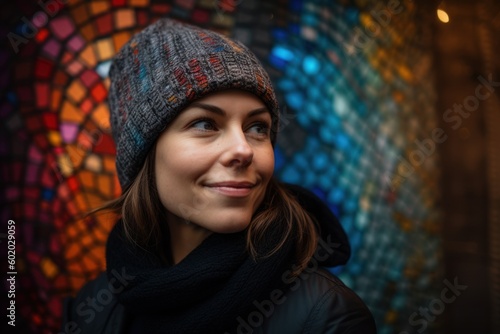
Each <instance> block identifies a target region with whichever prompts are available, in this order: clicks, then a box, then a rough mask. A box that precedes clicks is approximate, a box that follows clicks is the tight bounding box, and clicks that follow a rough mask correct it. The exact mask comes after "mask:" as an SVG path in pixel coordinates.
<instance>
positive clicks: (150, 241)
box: [89, 144, 318, 275]
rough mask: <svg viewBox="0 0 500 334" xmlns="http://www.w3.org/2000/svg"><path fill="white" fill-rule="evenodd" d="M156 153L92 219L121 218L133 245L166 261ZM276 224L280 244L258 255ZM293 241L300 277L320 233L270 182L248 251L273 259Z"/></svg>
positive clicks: (252, 228) (251, 227) (251, 228)
mask: <svg viewBox="0 0 500 334" xmlns="http://www.w3.org/2000/svg"><path fill="white" fill-rule="evenodd" d="M155 151H156V144H155V145H153V148H152V149H151V151H150V152H149V153H148V155H147V156H146V160H145V163H144V164H143V166H142V168H141V170H140V171H139V173H138V174H137V177H136V178H135V179H134V181H132V183H131V184H130V185H129V186H128V187H127V188H126V189H124V191H123V192H122V194H121V195H120V196H119V197H118V198H116V199H114V200H112V201H110V202H108V203H106V204H105V205H103V206H101V207H99V208H97V209H94V210H92V211H91V212H90V213H89V215H91V214H94V213H97V212H100V211H111V212H113V213H116V214H118V215H119V216H121V219H122V221H123V225H124V231H125V235H126V237H127V239H128V240H129V241H130V242H132V243H134V244H136V245H137V246H139V247H142V248H146V249H153V251H155V252H158V254H159V255H160V256H161V257H163V255H164V254H163V253H164V252H165V244H164V243H165V242H167V241H166V240H169V239H168V235H165V234H166V233H168V231H166V230H167V229H165V228H162V226H161V224H160V222H161V221H165V220H166V219H167V218H166V215H165V208H164V207H163V205H162V203H161V201H160V198H159V196H158V191H157V189H156V180H155V163H154V162H155ZM277 221H279V222H281V223H282V224H283V226H281V228H282V231H283V233H282V237H281V240H280V241H279V242H278V243H277V244H276V246H275V247H274V248H273V249H271V250H270V251H269V252H268V253H267V254H259V252H258V245H259V241H261V240H263V237H264V236H265V234H266V233H267V232H268V229H269V227H270V224H271V223H274V222H277ZM165 225H166V224H165ZM290 239H293V240H294V242H295V244H294V246H295V247H294V248H295V249H296V266H297V269H296V270H294V271H293V275H298V274H299V273H300V272H301V271H302V270H303V269H304V268H305V267H306V266H307V263H308V262H309V260H310V259H311V258H312V256H313V254H314V252H315V250H316V247H317V242H318V232H317V231H316V228H315V224H314V222H313V220H312V218H311V217H310V216H309V214H308V213H307V211H305V210H304V209H303V208H302V206H301V205H300V204H299V203H298V202H297V200H296V199H295V198H294V197H293V196H292V195H291V194H290V193H289V192H288V191H287V190H286V188H284V187H283V186H282V185H280V184H279V183H278V182H277V181H276V180H275V179H271V181H270V182H269V185H268V187H267V190H266V194H265V197H264V200H263V202H262V204H261V206H260V208H259V209H258V210H257V212H256V213H255V214H254V217H253V218H252V221H251V222H250V224H249V227H248V229H247V234H246V240H247V250H248V252H249V253H250V255H251V256H252V257H253V258H258V257H267V256H271V255H273V254H274V253H276V252H277V251H279V250H280V248H281V247H283V246H284V245H285V244H286V243H287V242H288V240H290Z"/></svg>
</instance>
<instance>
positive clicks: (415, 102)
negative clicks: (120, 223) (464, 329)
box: [0, 0, 441, 334]
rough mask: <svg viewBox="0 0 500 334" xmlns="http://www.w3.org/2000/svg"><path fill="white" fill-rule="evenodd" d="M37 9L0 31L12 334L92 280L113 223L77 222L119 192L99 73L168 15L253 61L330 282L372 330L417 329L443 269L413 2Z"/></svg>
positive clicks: (46, 316)
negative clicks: (216, 36)
mask: <svg viewBox="0 0 500 334" xmlns="http://www.w3.org/2000/svg"><path fill="white" fill-rule="evenodd" d="M41 3H42V4H44V5H43V6H42V4H40V3H35V2H33V3H31V2H26V3H24V2H23V1H20V2H19V1H18V3H17V4H11V5H10V7H9V9H8V10H7V9H6V10H3V13H4V14H3V15H10V14H7V13H12V15H13V16H12V15H11V16H10V17H9V20H7V21H6V20H2V21H3V22H8V23H2V24H3V25H2V27H1V29H2V36H7V38H2V48H1V53H0V66H1V67H0V69H1V71H0V85H1V92H2V93H1V94H2V95H1V100H0V102H1V104H0V123H1V125H0V126H1V131H0V159H1V160H2V167H1V173H2V190H1V195H0V196H1V202H2V210H1V213H0V214H1V224H2V232H1V233H4V231H6V230H7V227H6V226H7V222H8V220H9V219H12V220H14V221H15V224H16V225H15V226H16V256H17V259H16V260H17V262H16V264H15V266H16V267H15V269H16V271H17V278H16V279H17V289H18V294H17V295H16V306H17V319H18V320H17V321H18V326H21V329H22V328H23V327H22V326H23V325H22V323H21V322H24V323H26V324H30V325H25V326H27V327H26V328H25V330H26V331H30V332H32V331H35V332H40V333H49V332H52V331H54V330H55V329H57V327H58V324H59V321H60V313H61V307H62V305H61V297H62V296H64V295H67V294H70V293H73V292H75V291H76V290H78V288H80V287H81V286H82V284H83V283H84V282H85V281H87V280H88V279H90V278H92V277H94V276H96V274H97V273H98V272H99V271H101V270H103V268H104V244H105V240H106V236H107V233H108V231H109V230H110V228H111V226H112V224H111V219H110V217H105V216H102V217H100V218H98V220H88V219H87V220H85V219H82V218H81V217H82V214H84V213H85V212H86V211H87V210H88V209H90V208H92V207H94V206H95V205H97V204H99V203H102V202H103V201H104V200H107V199H110V198H113V197H114V196H116V195H117V194H119V192H120V189H119V185H118V181H117V178H116V176H115V167H114V146H113V143H112V140H111V135H110V129H109V122H108V109H107V105H106V95H107V87H108V80H107V72H108V69H109V61H110V58H111V57H112V56H113V54H114V53H115V52H116V51H117V50H118V49H119V48H120V47H121V46H122V45H123V44H124V43H125V42H126V41H127V40H128V39H129V38H130V36H131V35H132V34H133V33H134V32H136V31H138V30H140V29H141V28H142V27H144V26H146V25H147V24H148V23H150V22H152V21H153V20H155V19H156V18H159V17H163V16H169V17H174V18H177V19H180V20H184V21H188V22H191V23H194V24H197V25H200V26H203V27H208V28H211V29H215V30H217V31H220V32H222V33H225V34H228V35H231V36H233V37H235V38H237V39H239V40H241V41H243V42H244V43H246V44H247V45H249V46H250V47H251V49H252V50H254V51H255V52H256V53H257V55H258V56H259V57H260V58H261V60H262V61H263V62H264V64H265V66H266V67H267V69H268V70H269V72H270V73H271V76H272V77H273V79H274V82H275V86H276V88H277V91H278V94H279V96H280V99H281V101H282V102H283V103H282V106H283V107H282V113H283V116H282V119H283V122H282V128H281V131H280V134H279V140H278V145H277V148H276V173H277V175H278V176H279V178H280V179H282V180H285V181H287V182H291V183H298V184H301V185H304V186H306V187H308V188H310V189H312V190H313V191H314V192H315V193H316V194H318V195H319V196H320V197H321V198H323V199H324V200H325V202H327V203H328V204H329V206H330V207H331V209H332V210H333V211H334V212H335V213H336V214H337V215H338V216H339V217H340V220H341V223H342V225H343V226H344V228H345V230H346V231H347V234H348V236H349V238H350V241H351V244H352V249H353V256H352V258H351V260H350V262H349V263H348V265H346V266H344V267H340V268H335V269H334V272H335V273H336V274H337V275H339V276H340V277H341V278H342V279H343V280H344V282H346V284H347V285H349V286H351V287H352V288H353V289H355V291H357V292H358V294H359V295H360V296H361V297H362V298H363V299H364V300H365V302H366V303H367V304H368V306H369V307H370V309H371V311H372V312H373V314H374V316H375V318H376V321H377V326H378V329H379V333H382V334H383V333H396V332H399V331H404V330H406V331H408V332H412V331H415V329H416V327H412V326H411V324H410V322H409V316H410V315H411V314H412V313H413V312H415V311H416V310H417V309H418V307H419V306H425V305H427V304H428V301H429V300H430V299H431V298H432V297H433V296H436V295H437V294H438V292H436V291H438V290H437V289H438V288H439V284H440V280H441V272H440V270H439V268H440V267H441V266H440V261H441V259H440V253H439V249H440V240H439V238H438V232H439V215H438V211H437V210H436V202H437V198H438V195H439V194H438V191H437V176H438V175H437V173H438V170H437V168H436V160H437V157H436V154H435V153H434V152H431V150H430V147H431V146H429V145H430V144H429V142H428V141H426V139H427V138H431V130H432V129H434V128H435V127H436V120H435V118H434V110H433V105H434V102H435V99H436V97H435V96H434V95H433V81H432V78H431V75H430V74H431V73H430V70H431V64H432V59H431V57H430V53H429V52H428V51H427V45H428V36H427V32H426V31H425V29H424V28H425V27H423V26H422V25H419V24H418V22H419V11H418V8H415V5H414V3H413V2H411V1H402V2H397V4H398V6H394V3H395V2H393V1H391V2H388V3H387V4H386V3H385V2H376V1H367V0H365V1H347V0H346V1H337V2H335V1H313V0H290V1H272V2H270V1H268V2H264V1H252V0H217V1H214V0H206V1H203V0H199V1H195V0H190V1H180V0H178V1H150V0H111V1H80V0H78V1H71V0H70V1H65V2H64V3H65V5H64V6H63V5H58V4H57V2H55V1H52V2H51V1H47V2H46V3H44V2H41ZM48 3H50V4H48ZM61 3H63V2H61ZM389 3H392V5H391V6H389ZM426 145H427V146H426ZM3 235H5V234H3ZM1 245H2V252H4V251H5V249H6V248H5V243H2V244H1ZM2 265H3V264H2ZM6 271H7V270H6ZM19 291H22V292H19ZM3 293H4V292H2V294H3ZM21 319H24V321H21ZM435 326H436V323H432V324H429V327H428V329H427V330H428V332H431V331H432V328H433V327H435ZM18 328H19V327H18Z"/></svg>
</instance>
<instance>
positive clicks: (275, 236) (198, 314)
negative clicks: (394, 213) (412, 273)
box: [106, 203, 349, 333]
mask: <svg viewBox="0 0 500 334" xmlns="http://www.w3.org/2000/svg"><path fill="white" fill-rule="evenodd" d="M306 204H307V203H306ZM309 204H310V203H309ZM309 206H310V205H309ZM305 207H307V205H305ZM324 209H325V208H323V210H324ZM325 212H326V214H330V216H331V217H328V218H329V221H327V222H325V224H322V226H321V227H322V228H321V231H322V236H321V237H322V238H325V237H327V235H330V236H331V235H332V233H336V236H337V237H340V239H338V240H337V241H341V242H343V243H342V244H339V245H340V247H339V250H340V252H336V253H334V254H333V255H334V256H332V257H330V258H329V259H328V260H327V261H326V262H324V263H320V265H333V264H341V263H345V261H347V258H348V257H349V254H348V253H349V246H348V243H347V239H345V234H344V233H343V231H341V232H340V235H338V234H339V233H338V229H339V227H340V225H338V222H337V221H336V219H335V217H333V215H331V213H329V211H328V209H326V211H325ZM332 217H333V219H334V221H333V222H332ZM316 218H318V217H316ZM319 218H323V219H324V218H325V217H319ZM323 219H322V220H323ZM271 225H272V226H273V230H272V231H270V232H269V233H268V234H267V235H266V238H267V239H266V240H265V241H264V242H263V243H262V245H263V246H262V249H260V251H262V252H263V254H265V253H267V251H268V250H269V249H271V248H272V247H273V246H274V245H275V244H276V242H277V241H278V240H279V238H280V236H281V235H282V234H281V233H282V231H281V228H280V225H281V224H279V223H278V224H271ZM274 226H276V227H274ZM340 230H341V228H340ZM292 248H293V241H289V242H287V243H286V244H285V245H284V246H283V247H282V248H281V249H280V250H279V251H278V252H276V253H274V254H273V255H272V256H269V257H266V258H262V259H258V260H257V261H255V260H253V259H252V258H251V257H250V256H249V255H248V253H247V252H246V241H245V232H239V233H232V234H216V233H214V234H211V235H210V236H209V237H208V238H207V239H205V240H204V241H203V242H202V244H201V245H200V246H198V247H197V248H196V249H194V250H193V251H192V252H191V253H189V254H188V256H187V257H186V258H184V259H183V260H182V261H181V262H180V263H178V264H176V265H175V266H165V265H164V264H163V263H162V261H160V259H159V258H158V257H157V256H156V255H154V254H153V253H152V252H148V251H146V250H144V249H141V248H138V247H135V246H132V245H131V244H130V243H129V242H128V241H126V240H125V238H124V232H123V224H122V223H121V221H119V222H118V223H117V224H116V226H115V227H114V229H113V230H112V232H111V233H110V235H109V238H108V243H107V248H106V260H107V272H108V278H109V279H111V278H112V277H113V274H112V272H113V271H114V270H116V271H118V272H125V273H126V275H127V277H132V278H131V280H130V282H128V283H127V284H126V285H125V286H124V288H123V291H121V292H120V293H118V295H117V298H118V300H119V302H120V303H122V304H123V305H124V306H125V308H126V310H127V312H128V313H129V314H131V315H133V318H134V321H133V326H132V327H133V328H137V329H138V328H140V330H141V331H142V332H144V333H167V332H168V333H223V332H224V331H228V330H234V329H235V328H236V324H237V318H238V317H239V316H241V317H245V315H246V314H248V312H250V311H251V310H252V308H253V307H254V305H253V302H254V301H261V300H264V299H267V298H269V293H270V291H271V290H273V289H275V288H282V289H285V285H284V283H283V282H282V280H283V279H282V275H283V273H285V272H286V271H287V270H290V269H291V268H292V265H293V259H294V250H293V249H292ZM346 250H347V255H346ZM335 257H336V258H335ZM332 258H333V261H332Z"/></svg>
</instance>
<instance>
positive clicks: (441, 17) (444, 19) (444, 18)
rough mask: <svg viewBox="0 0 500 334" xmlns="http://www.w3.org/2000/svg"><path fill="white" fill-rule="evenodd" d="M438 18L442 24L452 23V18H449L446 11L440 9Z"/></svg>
mask: <svg viewBox="0 0 500 334" xmlns="http://www.w3.org/2000/svg"><path fill="white" fill-rule="evenodd" d="M437 16H438V19H439V20H440V21H441V22H444V23H448V22H450V17H449V16H448V13H446V12H445V11H444V10H442V9H438V10H437Z"/></svg>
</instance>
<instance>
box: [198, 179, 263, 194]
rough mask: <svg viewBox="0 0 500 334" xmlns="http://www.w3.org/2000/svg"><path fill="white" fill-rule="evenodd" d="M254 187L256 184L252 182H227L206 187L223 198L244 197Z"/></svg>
mask: <svg viewBox="0 0 500 334" xmlns="http://www.w3.org/2000/svg"><path fill="white" fill-rule="evenodd" d="M255 185H256V184H255V183H252V182H234V181H229V182H217V183H212V184H208V185H206V187H207V188H209V189H210V190H213V191H215V192H217V193H219V194H222V195H225V196H229V197H246V196H248V195H249V194H250V193H251V192H252V190H253V188H254V187H255Z"/></svg>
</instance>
